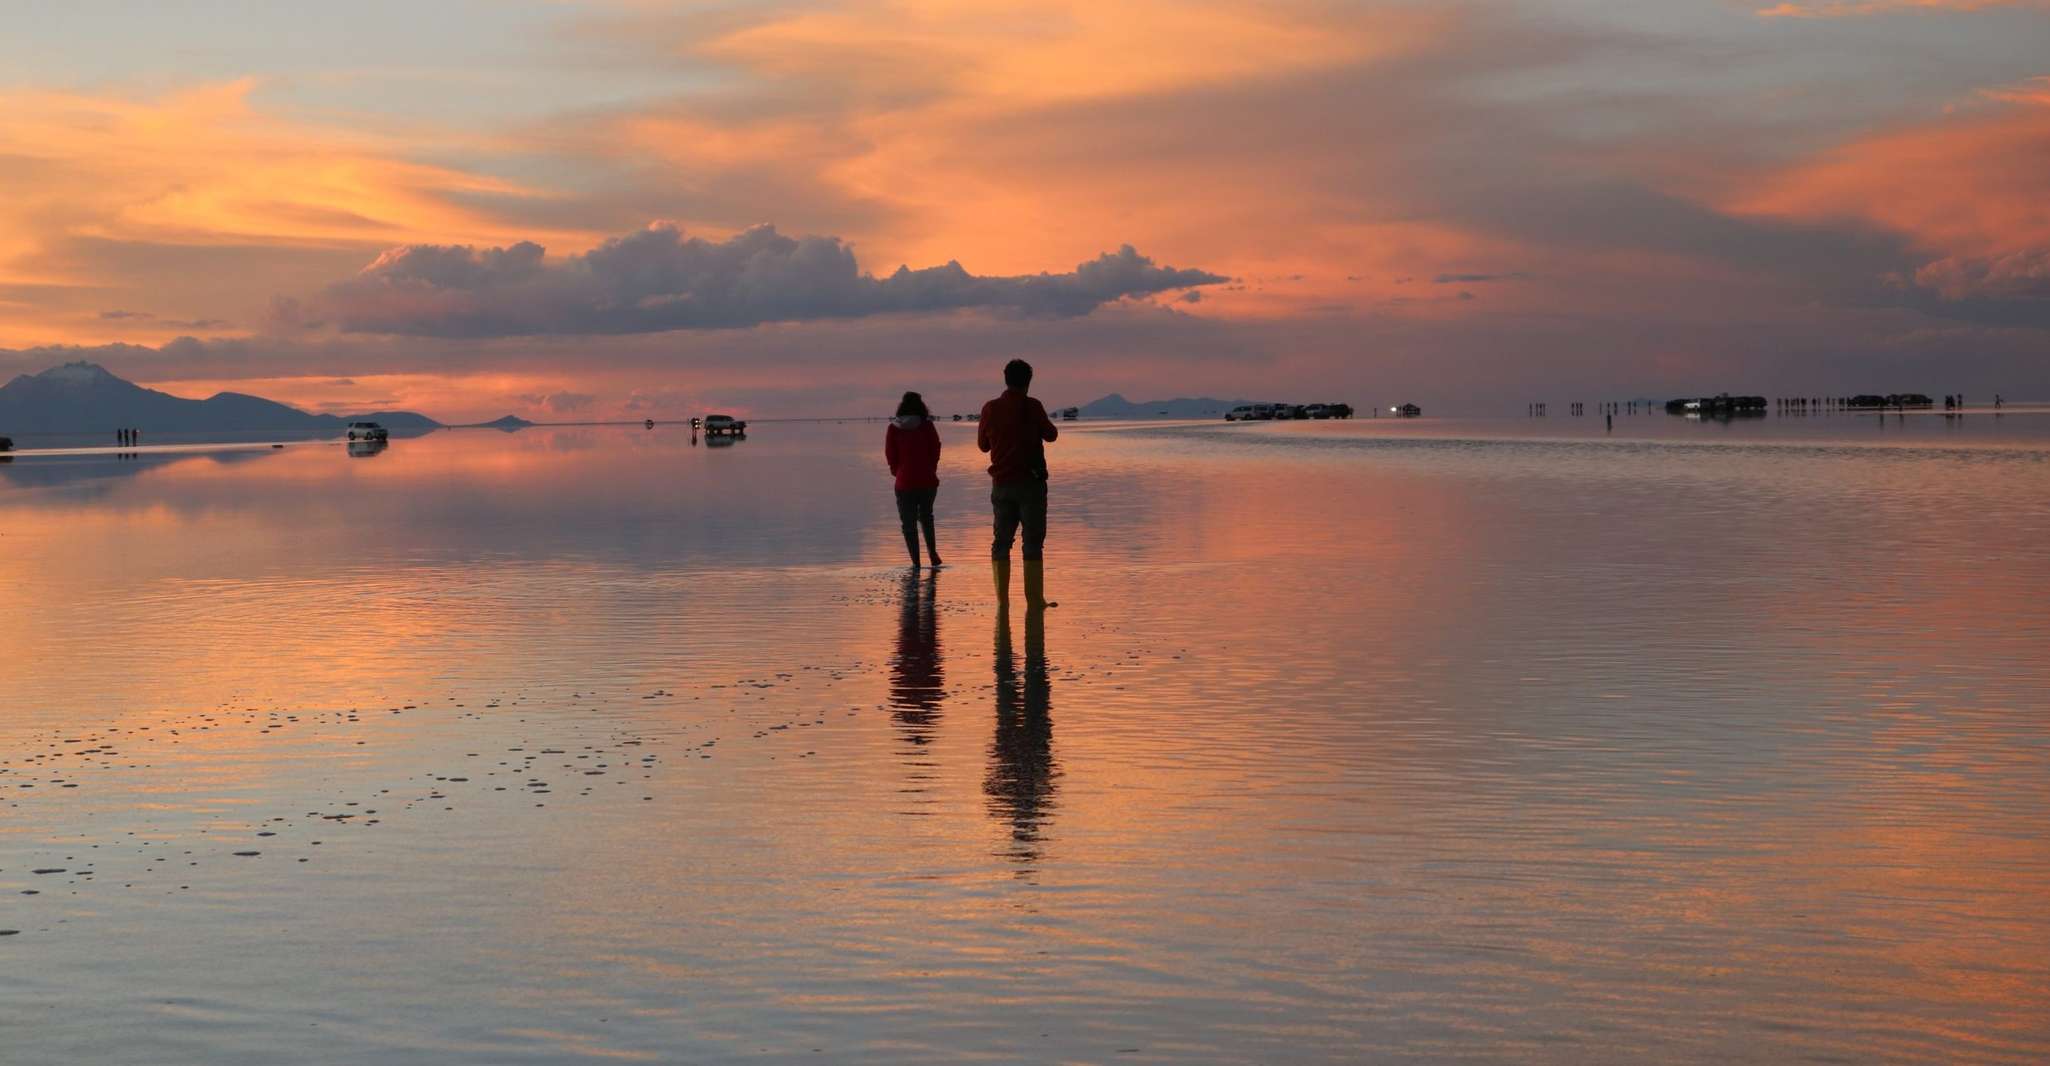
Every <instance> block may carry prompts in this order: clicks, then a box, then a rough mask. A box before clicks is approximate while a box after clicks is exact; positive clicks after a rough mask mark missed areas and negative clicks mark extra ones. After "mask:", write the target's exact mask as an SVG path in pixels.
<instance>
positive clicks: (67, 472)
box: [0, 450, 276, 489]
mask: <svg viewBox="0 0 2050 1066" xmlns="http://www.w3.org/2000/svg"><path fill="white" fill-rule="evenodd" d="M273 454H276V453H274V452H271V451H267V450H266V451H255V450H250V451H226V452H210V453H207V454H204V455H194V454H192V453H189V452H168V453H166V452H108V453H106V454H103V455H77V456H70V455H67V456H27V457H24V458H23V459H22V461H20V462H17V463H0V482H5V483H7V484H9V485H13V486H16V487H18V488H24V489H37V488H54V487H56V486H59V485H73V484H78V483H80V482H89V481H107V480H110V479H113V478H125V477H134V476H135V475H137V474H142V473H147V472H149V471H151V470H162V469H164V468H165V467H168V466H175V465H177V464H179V463H194V462H211V463H213V464H215V465H217V466H228V465H231V464H240V463H251V462H255V461H256V460H258V459H262V458H264V457H265V456H269V455H273Z"/></svg>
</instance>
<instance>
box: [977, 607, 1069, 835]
mask: <svg viewBox="0 0 2050 1066" xmlns="http://www.w3.org/2000/svg"><path fill="white" fill-rule="evenodd" d="M1052 704H1053V686H1052V683H1051V681H1050V680H1049V679H1048V671H1047V666H1046V611H1045V610H1043V609H1040V610H1027V611H1026V612H1025V672H1024V674H1023V676H1020V675H1019V673H1018V661H1017V657H1016V656H1015V655H1014V654H1013V653H1012V650H1011V616H1010V612H1009V611H1004V612H1001V613H999V614H998V615H997V632H996V717H997V726H996V737H995V739H993V740H991V741H990V745H989V756H990V758H989V771H988V773H987V774H985V775H984V777H983V780H982V791H983V793H984V795H986V796H987V797H988V799H989V812H990V815H991V816H992V817H995V818H996V819H998V820H999V821H1001V822H1004V823H1006V824H1007V825H1008V826H1009V827H1010V831H1011V848H1010V850H1009V852H1008V854H1009V855H1010V857H1011V858H1013V859H1016V860H1017V861H1018V862H1019V863H1021V864H1024V865H1025V866H1026V867H1028V868H1029V867H1030V866H1031V865H1032V864H1033V863H1035V862H1037V861H1038V860H1039V856H1040V851H1041V847H1040V846H1041V843H1042V841H1043V837H1042V834H1041V828H1042V827H1043V826H1044V825H1045V823H1046V820H1047V817H1048V816H1049V815H1050V814H1051V813H1052V807H1053V796H1054V783H1055V781H1056V780H1057V779H1058V778H1059V777H1060V769H1059V767H1058V766H1057V765H1056V764H1055V762H1054V757H1053V717H1052V715H1051V711H1052V709H1053V707H1052Z"/></svg>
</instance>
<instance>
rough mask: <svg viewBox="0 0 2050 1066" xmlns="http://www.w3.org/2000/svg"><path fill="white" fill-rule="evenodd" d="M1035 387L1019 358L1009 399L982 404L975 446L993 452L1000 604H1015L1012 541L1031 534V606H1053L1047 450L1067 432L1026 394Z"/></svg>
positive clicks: (1010, 368) (1010, 374)
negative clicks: (1047, 555) (1046, 562)
mask: <svg viewBox="0 0 2050 1066" xmlns="http://www.w3.org/2000/svg"><path fill="white" fill-rule="evenodd" d="M1031 386H1032V364H1031V363H1028V362H1026V361H1025V360H1023V359H1013V360H1011V361H1010V362H1009V363H1007V364H1005V366H1004V394H1003V395H1002V396H999V397H997V398H996V399H994V400H991V401H990V402H988V403H986V404H983V405H982V421H981V423H980V425H979V427H978V428H977V429H976V431H975V446H976V447H978V448H980V449H982V450H983V451H985V452H988V453H989V481H990V490H989V503H990V507H991V509H992V510H993V511H994V512H995V517H996V539H995V540H994V541H992V542H991V544H990V550H989V558H990V569H991V570H992V571H994V573H995V576H996V590H997V602H998V604H999V605H1000V606H1008V605H1009V604H1010V602H1011V541H1012V539H1013V538H1014V537H1016V535H1017V533H1018V531H1019V529H1020V528H1023V529H1024V531H1025V546H1024V551H1023V552H1022V554H1023V555H1024V557H1025V605H1026V606H1027V607H1032V608H1042V607H1052V606H1054V605H1053V604H1051V603H1049V602H1047V599H1046V585H1045V571H1044V569H1043V568H1042V565H1041V560H1042V558H1043V553H1044V551H1045V546H1046V445H1047V444H1048V443H1049V442H1051V441H1052V440H1053V439H1054V438H1055V437H1058V436H1060V435H1061V431H1060V430H1058V429H1055V428H1054V424H1053V420H1052V419H1050V418H1048V417H1046V407H1045V405H1043V404H1041V403H1040V402H1039V401H1038V400H1035V399H1033V398H1032V397H1030V396H1027V395H1026V394H1025V390H1026V389H1028V388H1030V387H1031Z"/></svg>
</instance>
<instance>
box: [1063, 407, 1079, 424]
mask: <svg viewBox="0 0 2050 1066" xmlns="http://www.w3.org/2000/svg"><path fill="white" fill-rule="evenodd" d="M1080 417H1082V409H1081V408H1080V407H1063V408H1061V421H1063V422H1073V421H1074V420H1076V419H1078V418H1080Z"/></svg>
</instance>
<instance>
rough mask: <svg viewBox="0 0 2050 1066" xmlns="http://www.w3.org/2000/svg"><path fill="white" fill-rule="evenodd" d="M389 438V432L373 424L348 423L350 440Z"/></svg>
mask: <svg viewBox="0 0 2050 1066" xmlns="http://www.w3.org/2000/svg"><path fill="white" fill-rule="evenodd" d="M390 436H391V431H390V430H388V429H386V428H384V427H383V426H380V425H378V424H377V423H375V422H351V423H349V439H350V440H385V439H387V438H389V437H390Z"/></svg>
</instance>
